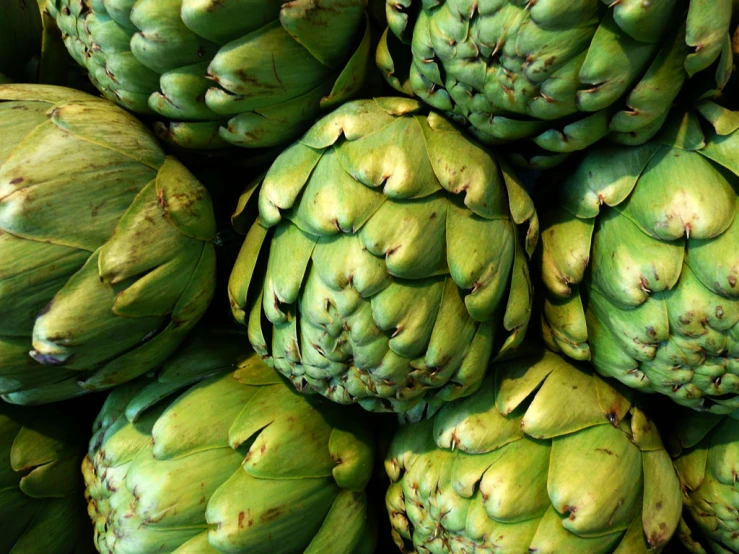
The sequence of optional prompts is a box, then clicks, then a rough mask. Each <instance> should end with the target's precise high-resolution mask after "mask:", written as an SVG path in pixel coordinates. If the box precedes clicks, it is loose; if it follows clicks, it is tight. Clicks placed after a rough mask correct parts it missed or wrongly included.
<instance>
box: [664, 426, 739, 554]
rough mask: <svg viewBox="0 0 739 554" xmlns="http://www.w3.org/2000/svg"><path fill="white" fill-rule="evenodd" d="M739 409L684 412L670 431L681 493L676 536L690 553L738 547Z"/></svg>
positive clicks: (725, 553) (717, 552)
mask: <svg viewBox="0 0 739 554" xmlns="http://www.w3.org/2000/svg"><path fill="white" fill-rule="evenodd" d="M737 415H738V414H734V415H733V416H724V417H721V416H716V415H713V414H701V413H693V414H688V415H686V416H684V417H682V418H680V420H678V422H677V425H676V427H675V428H674V430H673V433H672V434H671V436H670V439H671V441H670V442H671V451H672V453H673V455H674V456H675V467H676V468H677V471H678V474H679V476H680V481H681V482H682V485H683V493H684V499H683V505H684V507H685V516H686V517H685V520H684V521H683V522H682V523H681V526H680V533H679V537H680V539H681V540H682V542H683V544H684V545H685V546H686V548H687V549H688V550H689V551H690V552H691V553H692V554H710V553H713V554H729V553H731V552H739V520H738V519H737V513H739V493H738V492H737V474H739V422H738V421H737Z"/></svg>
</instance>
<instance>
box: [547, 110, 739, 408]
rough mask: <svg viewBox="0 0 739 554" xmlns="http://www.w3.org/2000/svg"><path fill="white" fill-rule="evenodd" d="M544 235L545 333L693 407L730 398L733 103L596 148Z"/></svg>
mask: <svg viewBox="0 0 739 554" xmlns="http://www.w3.org/2000/svg"><path fill="white" fill-rule="evenodd" d="M555 195H556V199H555V200H554V201H553V202H552V204H554V205H555V208H554V209H552V210H551V211H550V212H548V214H547V218H546V222H544V223H543V231H542V249H541V254H542V257H541V259H542V278H543V283H544V288H545V293H546V294H545V297H546V298H545V302H544V309H543V318H542V322H543V329H544V337H545V339H546V341H547V342H548V344H549V345H550V346H551V347H552V348H555V349H558V350H561V351H562V352H564V353H565V354H566V355H568V356H570V357H572V358H575V359H578V360H586V359H591V360H592V362H593V364H594V365H595V367H596V368H597V370H598V371H599V372H600V373H602V374H603V375H606V376H610V377H615V378H616V379H619V380H620V381H621V382H623V383H625V384H627V385H628V386H630V387H634V388H637V389H640V390H642V391H645V392H659V393H662V394H665V395H668V396H669V397H670V398H672V399H673V400H675V401H676V402H678V403H679V404H682V405H683V406H688V407H692V408H695V409H698V410H708V411H711V412H716V413H720V414H727V413H731V412H733V411H734V410H736V409H737V408H739V325H738V323H739V286H738V284H739V213H738V212H737V207H738V206H739V113H737V112H731V111H728V110H726V109H723V108H721V107H719V106H717V105H716V104H713V103H703V104H701V105H699V106H698V111H697V112H689V113H687V114H685V115H684V116H682V117H680V116H676V117H675V118H674V119H673V120H672V121H671V122H670V123H669V124H668V127H667V128H666V130H665V133H663V135H662V136H661V137H660V138H659V139H656V140H653V141H650V142H648V143H646V144H644V145H642V146H638V147H616V146H600V147H597V148H595V149H594V150H592V151H591V152H589V153H588V154H587V155H586V156H585V158H584V160H583V161H582V162H581V163H580V164H579V165H578V166H577V167H576V168H575V169H574V170H573V171H572V172H570V173H569V174H568V176H567V177H566V178H565V180H564V182H563V183H562V186H561V188H560V189H558V190H557V191H556V194H555Z"/></svg>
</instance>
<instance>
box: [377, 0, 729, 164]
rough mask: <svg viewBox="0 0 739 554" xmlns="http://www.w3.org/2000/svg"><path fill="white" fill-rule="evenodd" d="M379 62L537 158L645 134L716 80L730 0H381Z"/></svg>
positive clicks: (725, 49)
mask: <svg viewBox="0 0 739 554" xmlns="http://www.w3.org/2000/svg"><path fill="white" fill-rule="evenodd" d="M386 8H387V9H386V12H387V19H388V25H389V31H388V32H386V33H385V35H384V37H383V40H382V42H381V43H380V47H379V48H378V50H377V63H378V65H379V67H380V69H381V70H382V71H383V72H384V74H385V75H386V78H387V80H388V81H389V83H390V84H391V85H392V86H393V87H395V88H396V89H397V90H399V91H403V92H406V93H409V94H414V95H417V96H418V97H419V98H420V99H422V100H423V101H425V102H427V103H429V104H430V105H431V106H433V107H434V108H436V109H438V110H442V111H444V112H446V113H448V114H450V116H452V117H454V118H455V119H456V120H457V121H459V122H460V123H461V124H462V125H464V126H465V127H466V128H467V129H468V130H469V131H470V132H471V133H473V134H474V135H475V136H476V137H477V138H478V139H480V140H481V141H483V142H486V143H489V144H503V143H511V142H515V141H518V144H516V145H515V146H512V148H511V153H512V154H514V157H515V158H516V159H517V160H518V161H519V162H520V163H525V164H530V165H534V166H539V167H546V166H551V165H554V164H556V163H559V162H561V161H562V160H563V158H564V157H566V156H567V155H568V154H570V153H572V152H576V151H579V150H583V149H585V148H587V147H589V146H591V145H592V144H594V143H596V142H597V141H599V140H601V139H603V138H604V137H608V138H609V139H610V140H612V141H615V142H618V143H622V144H637V143H643V142H645V141H646V140H647V139H649V138H650V137H652V136H654V135H655V133H656V132H657V131H658V130H659V129H660V127H661V126H662V124H663V123H664V121H665V118H666V117H667V113H668V111H669V109H670V108H671V106H672V104H673V101H674V100H675V99H676V98H677V97H678V95H679V93H680V92H681V90H684V89H685V88H687V87H688V85H691V86H690V88H691V89H696V90H691V91H690V96H691V97H700V96H705V95H710V94H712V93H713V92H714V91H717V90H720V89H722V88H723V87H724V86H725V85H726V83H727V81H728V80H729V77H730V75H731V71H732V58H733V56H732V50H731V39H730V34H729V31H730V26H731V19H732V0H667V1H659V2H644V1H642V0H623V1H622V0H619V1H615V2H612V1H610V0H579V1H577V2H566V1H562V0H536V1H534V0H481V1H479V2H468V1H465V0H435V1H422V0H387V3H386Z"/></svg>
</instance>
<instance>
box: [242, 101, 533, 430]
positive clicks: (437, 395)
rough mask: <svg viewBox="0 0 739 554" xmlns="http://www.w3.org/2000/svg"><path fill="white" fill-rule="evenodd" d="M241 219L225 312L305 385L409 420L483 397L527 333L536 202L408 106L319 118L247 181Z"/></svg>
mask: <svg viewBox="0 0 739 554" xmlns="http://www.w3.org/2000/svg"><path fill="white" fill-rule="evenodd" d="M257 199H258V200H257ZM255 202H257V203H258V208H259V210H258V212H259V213H258V218H257V221H256V222H254V223H253V224H251V222H252V220H253V219H254V213H253V212H254V211H255V210H251V209H250V206H251V204H253V203H255ZM235 222H236V224H237V225H238V226H239V227H240V228H242V229H243V230H244V231H246V230H247V229H248V234H247V237H246V240H245V242H244V245H243V247H242V250H241V253H240V254H239V258H238V260H237V262H236V265H235V267H234V270H233V272H232V274H231V280H230V283H229V294H230V297H231V305H232V311H233V313H234V316H235V318H236V319H237V321H239V322H241V323H243V324H244V325H246V326H247V328H248V333H249V340H250V341H251V343H252V345H253V347H254V349H255V350H256V351H257V353H259V354H260V355H261V356H263V357H264V359H265V360H267V362H268V363H269V364H271V365H273V366H274V367H275V368H276V369H278V370H279V371H280V372H281V373H283V374H284V375H286V376H288V377H289V378H290V379H291V380H292V381H293V383H295V385H296V387H297V388H298V389H300V390H308V391H315V392H318V393H320V394H322V395H324V396H327V397H329V398H330V399H332V400H333V401H335V402H339V403H343V404H348V403H353V402H359V403H360V404H361V405H362V406H363V407H364V408H366V409H368V410H372V411H396V412H403V413H405V414H406V415H407V416H408V417H409V418H410V419H414V418H418V417H422V416H423V414H424V412H425V411H426V409H427V408H429V409H431V410H432V411H433V410H434V409H436V408H438V406H439V405H440V404H442V403H443V402H446V401H449V400H453V399H455V398H458V397H460V396H465V395H468V394H471V393H472V392H474V391H475V389H476V388H477V387H478V386H479V385H480V383H481V382H482V379H483V377H484V374H485V371H486V369H487V367H488V361H489V359H490V358H492V357H495V356H497V355H499V354H501V353H503V352H505V351H507V350H509V349H511V348H513V347H515V346H516V345H517V344H519V343H520V341H521V340H522V339H523V335H524V333H525V331H526V328H527V325H528V322H529V318H530V315H531V303H532V290H531V283H530V279H529V273H528V266H527V256H528V255H529V254H530V253H531V251H532V249H533V248H534V246H535V245H536V241H537V239H538V220H537V217H536V213H535V211H534V208H533V203H532V201H531V199H530V198H529V196H528V194H527V193H526V191H525V190H524V189H523V188H522V187H521V185H520V183H519V182H518V181H517V180H516V177H515V176H514V174H513V173H512V172H511V171H510V170H509V168H507V167H506V166H505V164H502V163H500V162H499V161H498V160H496V159H495V158H494V157H493V156H491V155H490V154H489V153H488V152H486V151H485V150H484V149H483V148H481V147H480V146H479V145H478V144H477V143H475V142H473V141H472V140H470V139H469V138H467V137H465V136H464V135H463V134H462V133H460V132H459V131H458V130H457V129H455V128H454V127H453V126H452V125H451V124H450V123H449V122H448V121H447V120H445V119H444V118H443V117H442V116H440V115H438V114H436V113H434V112H430V111H429V110H428V109H426V108H424V107H423V106H422V105H421V104H420V103H418V102H416V101H415V100H410V99H402V98H378V99H375V100H357V101H354V102H350V103H347V104H345V105H343V106H342V107H341V108H339V109H338V110H336V111H334V112H333V113H331V114H329V115H327V116H325V117H324V118H323V119H322V120H320V121H319V122H318V123H317V124H316V125H315V126H313V127H312V128H311V129H310V131H308V133H306V134H305V135H304V136H303V137H302V138H301V139H300V140H299V141H298V142H297V143H295V144H294V145H293V146H291V147H289V148H288V149H286V150H285V151H284V152H283V153H282V154H281V155H280V157H278V158H277V160H276V161H275V163H274V164H273V165H272V167H271V168H270V169H269V171H268V172H267V174H266V176H265V177H264V179H263V180H260V181H258V182H257V183H255V185H253V186H251V187H249V188H248V189H247V191H246V192H245V194H244V196H243V197H242V199H241V202H240V205H239V208H238V210H237V213H236V215H235ZM250 225H251V228H249V226H250Z"/></svg>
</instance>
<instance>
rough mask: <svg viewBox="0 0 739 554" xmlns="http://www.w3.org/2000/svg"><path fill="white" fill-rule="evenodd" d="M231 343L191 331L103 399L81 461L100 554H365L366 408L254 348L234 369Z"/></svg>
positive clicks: (368, 520) (369, 446)
mask: <svg viewBox="0 0 739 554" xmlns="http://www.w3.org/2000/svg"><path fill="white" fill-rule="evenodd" d="M229 342H230V343H231V345H233V344H238V343H234V341H233V340H229ZM231 350H232V348H230V347H229V346H227V345H226V346H225V347H224V345H223V337H221V338H218V337H215V340H214V338H213V337H205V338H204V339H203V340H201V338H200V337H199V338H198V340H197V341H196V342H195V343H193V344H191V345H188V347H187V348H186V349H184V350H182V351H181V352H180V353H178V354H177V355H176V356H175V357H174V358H172V359H170V361H169V362H168V364H167V365H166V366H165V367H164V368H163V370H162V371H161V373H160V374H159V375H158V377H157V379H156V380H147V379H143V378H142V380H139V381H133V382H132V383H128V384H126V385H123V386H121V387H119V388H117V389H115V390H113V392H111V394H110V395H109V397H108V399H107V400H106V402H105V405H104V406H103V409H102V410H101V412H100V415H99V416H98V418H97V420H96V423H95V428H94V435H93V438H92V441H91V442H90V450H89V454H88V457H87V458H86V459H85V462H84V464H83V473H84V476H85V482H86V484H87V496H88V500H89V513H90V516H91V517H92V518H93V521H94V524H95V544H96V546H97V548H98V551H99V552H101V553H103V554H158V553H161V552H175V551H176V552H183V553H184V552H192V553H197V554H201V553H213V554H218V553H224V554H225V553H229V554H235V553H243V554H272V553H276V552H283V553H286V554H290V553H295V554H302V553H305V554H324V553H326V552H342V553H343V552H347V553H348V552H351V553H356V554H370V553H371V552H372V551H373V549H374V542H375V541H374V532H373V526H372V525H373V524H372V517H371V515H370V512H369V510H368V504H367V498H366V495H365V493H364V489H365V487H366V485H367V482H368V480H369V477H370V475H371V473H372V468H373V461H374V446H373V443H372V441H371V440H370V438H369V436H368V435H367V433H366V431H364V430H363V425H364V423H363V422H362V419H361V417H360V418H357V417H352V416H351V415H349V417H347V413H346V412H339V411H338V410H337V406H335V405H332V404H331V403H330V402H328V401H326V400H324V399H319V398H317V397H313V398H309V397H306V396H303V395H300V394H299V393H297V392H295V391H294V390H293V389H292V387H291V386H290V385H289V383H286V382H285V381H284V380H283V379H282V378H281V377H280V376H279V375H278V374H277V373H276V372H274V371H273V370H271V369H270V368H268V367H267V366H266V365H265V364H264V363H262V362H261V361H260V360H259V357H258V356H256V355H254V354H251V355H250V356H248V357H242V358H241V359H240V360H238V364H237V369H236V371H235V372H233V371H232V369H231V370H229V367H230V366H232V365H234V364H236V362H237V360H236V358H235V357H234V356H233V355H232V352H231ZM213 372H215V373H216V374H215V375H214V376H213V377H210V378H208V379H206V380H204V381H201V382H200V383H198V384H196V385H194V386H192V387H190V388H187V387H185V388H184V389H183V385H184V384H187V382H188V381H191V380H192V378H193V377H197V376H198V374H200V376H201V377H202V375H203V374H204V373H213ZM356 415H357V414H354V416H356ZM360 415H361V411H360Z"/></svg>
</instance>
